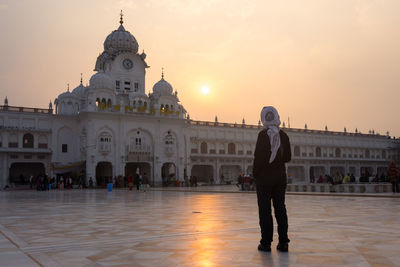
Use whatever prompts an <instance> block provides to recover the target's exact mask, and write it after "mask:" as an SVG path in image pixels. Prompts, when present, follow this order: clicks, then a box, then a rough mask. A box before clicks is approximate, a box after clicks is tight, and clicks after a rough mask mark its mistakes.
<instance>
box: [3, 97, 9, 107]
mask: <svg viewBox="0 0 400 267" xmlns="http://www.w3.org/2000/svg"><path fill="white" fill-rule="evenodd" d="M4 106H8V98H7V96H6V98H4Z"/></svg>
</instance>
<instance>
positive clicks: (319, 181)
mask: <svg viewBox="0 0 400 267" xmlns="http://www.w3.org/2000/svg"><path fill="white" fill-rule="evenodd" d="M323 182H324V178H323V177H322V175H320V176H319V178H318V180H317V183H319V184H321V183H323Z"/></svg>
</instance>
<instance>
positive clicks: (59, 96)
mask: <svg viewBox="0 0 400 267" xmlns="http://www.w3.org/2000/svg"><path fill="white" fill-rule="evenodd" d="M67 97H75V96H74V95H73V94H72V93H71V92H70V91H66V92H64V93H61V94H59V95H58V99H61V98H67Z"/></svg>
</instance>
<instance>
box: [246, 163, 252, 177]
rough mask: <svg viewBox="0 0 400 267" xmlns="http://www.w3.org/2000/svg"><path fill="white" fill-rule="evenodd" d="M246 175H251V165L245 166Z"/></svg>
mask: <svg viewBox="0 0 400 267" xmlns="http://www.w3.org/2000/svg"><path fill="white" fill-rule="evenodd" d="M246 174H251V175H253V165H250V166H247V169H246Z"/></svg>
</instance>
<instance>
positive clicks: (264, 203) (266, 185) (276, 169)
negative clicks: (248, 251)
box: [253, 106, 291, 252]
mask: <svg viewBox="0 0 400 267" xmlns="http://www.w3.org/2000/svg"><path fill="white" fill-rule="evenodd" d="M261 121H262V123H263V129H262V130H261V131H260V133H259V134H258V138H257V144H256V149H255V152H254V163H253V174H254V178H255V181H256V186H257V202H258V213H259V220H260V221H259V222H260V228H261V240H260V244H259V246H258V250H260V251H271V242H272V237H273V230H274V226H273V218H272V215H271V200H272V203H273V205H274V211H275V218H276V221H277V223H278V234H279V243H278V246H277V249H278V250H279V251H283V252H287V251H288V249H289V245H288V244H289V242H290V240H289V238H288V234H287V232H288V218H287V214H286V206H285V192H286V184H287V177H286V168H285V163H286V162H289V161H290V160H291V150H290V142H289V137H288V136H287V134H286V133H285V132H283V131H282V130H280V129H279V125H280V124H281V121H280V118H279V114H278V111H277V110H276V109H275V108H274V107H272V106H268V107H264V108H263V109H262V111H261Z"/></svg>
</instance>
